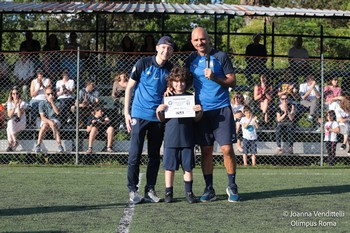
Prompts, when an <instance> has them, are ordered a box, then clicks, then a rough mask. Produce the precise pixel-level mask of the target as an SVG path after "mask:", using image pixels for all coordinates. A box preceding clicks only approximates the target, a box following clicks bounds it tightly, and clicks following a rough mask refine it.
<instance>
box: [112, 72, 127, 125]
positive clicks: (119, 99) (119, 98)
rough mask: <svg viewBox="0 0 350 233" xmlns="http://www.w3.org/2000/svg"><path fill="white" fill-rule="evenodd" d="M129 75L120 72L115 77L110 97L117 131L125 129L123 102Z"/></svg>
mask: <svg viewBox="0 0 350 233" xmlns="http://www.w3.org/2000/svg"><path fill="white" fill-rule="evenodd" d="M128 81H129V75H128V74H127V73H126V72H122V73H119V74H117V75H116V77H115V79H114V82H113V88H112V97H113V100H114V109H115V110H116V113H117V115H116V116H115V117H116V118H117V119H116V120H117V121H116V122H118V127H119V129H126V128H125V126H124V102H125V89H126V86H127V85H128Z"/></svg>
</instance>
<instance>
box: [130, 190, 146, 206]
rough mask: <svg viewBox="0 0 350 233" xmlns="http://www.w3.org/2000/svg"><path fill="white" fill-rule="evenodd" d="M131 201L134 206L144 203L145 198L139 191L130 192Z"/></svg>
mask: <svg viewBox="0 0 350 233" xmlns="http://www.w3.org/2000/svg"><path fill="white" fill-rule="evenodd" d="M129 201H130V202H131V203H133V204H137V203H140V202H142V201H143V197H142V196H141V195H140V194H139V192H137V191H135V192H129Z"/></svg>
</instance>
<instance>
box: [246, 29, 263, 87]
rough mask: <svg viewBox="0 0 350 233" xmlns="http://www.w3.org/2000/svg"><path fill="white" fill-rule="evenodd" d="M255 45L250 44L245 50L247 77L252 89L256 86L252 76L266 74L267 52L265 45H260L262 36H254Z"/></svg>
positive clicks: (256, 34) (257, 34)
mask: <svg viewBox="0 0 350 233" xmlns="http://www.w3.org/2000/svg"><path fill="white" fill-rule="evenodd" d="M252 39H253V43H251V44H249V45H248V46H247V47H246V50H245V55H246V57H245V61H246V63H247V67H246V70H245V76H246V79H247V81H248V84H249V86H250V87H253V86H254V79H253V78H252V74H265V73H266V61H267V58H266V57H267V51H266V47H265V45H262V44H260V40H261V35H260V34H259V33H255V34H254V35H253V38H252Z"/></svg>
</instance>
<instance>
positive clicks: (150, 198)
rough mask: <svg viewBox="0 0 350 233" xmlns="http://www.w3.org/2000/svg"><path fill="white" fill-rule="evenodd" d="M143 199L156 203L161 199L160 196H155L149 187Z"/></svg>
mask: <svg viewBox="0 0 350 233" xmlns="http://www.w3.org/2000/svg"><path fill="white" fill-rule="evenodd" d="M145 200H146V201H149V202H153V203H158V202H160V201H161V198H159V197H158V196H157V193H156V191H154V190H153V189H150V190H148V192H147V193H145Z"/></svg>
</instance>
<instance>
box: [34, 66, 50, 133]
mask: <svg viewBox="0 0 350 233" xmlns="http://www.w3.org/2000/svg"><path fill="white" fill-rule="evenodd" d="M36 74H37V78H35V79H33V80H32V82H31V83H30V96H31V97H32V99H31V100H30V102H29V105H30V107H31V109H30V126H32V127H35V121H36V119H37V117H39V103H40V102H42V101H44V100H46V98H45V92H44V89H45V88H46V87H51V80H50V79H48V78H45V77H44V71H43V70H42V69H41V68H38V69H37V70H36Z"/></svg>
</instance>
